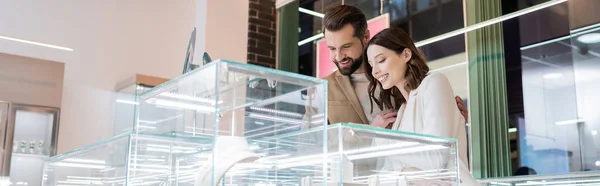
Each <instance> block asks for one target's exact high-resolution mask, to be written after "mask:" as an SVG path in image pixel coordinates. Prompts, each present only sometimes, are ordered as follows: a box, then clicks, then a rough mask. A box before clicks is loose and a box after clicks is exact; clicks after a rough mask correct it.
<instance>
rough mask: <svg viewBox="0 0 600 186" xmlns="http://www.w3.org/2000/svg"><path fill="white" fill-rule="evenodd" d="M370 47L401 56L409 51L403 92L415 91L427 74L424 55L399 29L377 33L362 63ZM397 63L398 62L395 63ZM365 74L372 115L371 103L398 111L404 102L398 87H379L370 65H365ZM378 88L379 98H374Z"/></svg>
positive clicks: (388, 29) (381, 107)
mask: <svg viewBox="0 0 600 186" xmlns="http://www.w3.org/2000/svg"><path fill="white" fill-rule="evenodd" d="M371 45H378V46H382V47H384V48H387V49H389V50H392V51H394V52H396V54H401V53H402V52H403V51H404V49H407V48H408V49H409V50H410V51H411V52H412V55H411V58H410V61H409V62H408V63H406V64H407V66H408V67H407V68H406V72H405V76H404V78H405V79H406V86H405V87H404V89H405V90H407V91H411V90H415V89H417V87H419V85H420V84H421V82H422V81H423V79H425V76H427V73H429V67H428V66H427V63H426V59H425V55H423V53H422V52H421V51H420V50H419V49H417V47H416V46H415V43H413V41H412V39H411V38H410V36H409V35H408V34H407V33H406V32H404V30H402V29H401V28H394V27H392V28H387V29H385V30H382V31H381V32H379V33H377V34H376V35H375V36H373V38H372V39H371V40H370V41H369V43H367V46H366V47H365V51H364V52H363V54H364V55H363V57H364V61H368V56H367V50H368V49H369V46H371ZM396 63H399V62H396ZM365 67H366V73H365V75H366V76H367V79H369V97H370V98H371V100H370V101H371V113H373V101H375V103H376V104H377V106H378V107H379V109H381V110H383V108H384V107H385V108H386V109H398V108H400V106H401V105H402V104H403V103H405V102H406V98H404V97H403V96H402V94H401V93H400V90H399V89H398V87H392V88H390V89H387V90H384V89H383V88H382V86H381V83H380V82H379V81H377V79H375V77H373V75H372V74H371V72H372V71H373V67H371V65H368V64H366V65H365ZM377 87H379V89H380V92H379V98H376V97H375V89H376V88H377Z"/></svg>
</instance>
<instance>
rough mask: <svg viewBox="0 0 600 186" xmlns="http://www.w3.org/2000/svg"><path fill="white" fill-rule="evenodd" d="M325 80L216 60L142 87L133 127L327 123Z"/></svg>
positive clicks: (231, 132)
mask: <svg viewBox="0 0 600 186" xmlns="http://www.w3.org/2000/svg"><path fill="white" fill-rule="evenodd" d="M326 86H327V81H325V80H323V79H318V78H314V77H309V76H303V75H298V74H294V73H289V72H283V71H279V70H275V69H271V68H264V67H260V66H256V65H249V64H241V63H236V62H230V61H226V60H216V61H213V62H211V63H209V64H207V65H204V66H202V67H200V68H198V69H196V70H193V71H191V72H188V73H186V74H184V75H182V76H180V77H178V78H175V79H172V80H170V81H168V82H165V83H163V84H161V85H159V86H156V87H154V88H152V89H150V90H148V91H145V92H143V93H142V94H141V95H140V96H139V97H138V98H137V100H136V104H139V106H138V108H139V109H138V111H137V112H136V113H137V115H136V118H137V120H136V121H135V122H136V127H135V130H137V131H138V132H144V133H157V134H165V133H179V134H186V135H191V136H202V135H209V136H219V135H222V136H239V137H245V138H259V137H264V136H270V135H275V134H282V133H287V132H293V131H297V130H299V129H300V128H301V126H302V125H303V124H308V125H326V124H327V121H326V119H325V117H324V116H325V114H324V113H325V107H326ZM309 90H310V92H314V94H312V96H307V92H309ZM306 109H310V110H311V114H310V117H305V116H306V115H307V114H306V113H307V112H306Z"/></svg>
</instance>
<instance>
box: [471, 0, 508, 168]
mask: <svg viewBox="0 0 600 186" xmlns="http://www.w3.org/2000/svg"><path fill="white" fill-rule="evenodd" d="M465 3H466V6H465V7H466V10H465V11H466V16H467V25H468V26H470V25H473V24H477V23H480V22H483V21H486V20H490V19H492V18H496V17H499V16H502V4H501V0H465ZM466 37H467V54H468V58H469V84H470V85H469V87H470V103H471V104H470V108H471V112H470V115H471V136H472V137H471V141H472V142H471V143H472V160H471V163H472V167H473V175H474V176H475V177H476V178H492V177H504V176H510V175H511V163H510V150H509V140H508V106H507V105H508V104H507V94H506V69H505V65H504V64H505V60H504V42H503V38H504V37H503V31H502V23H498V24H494V25H490V26H487V27H484V28H481V29H477V30H475V31H471V32H469V33H467V35H466Z"/></svg>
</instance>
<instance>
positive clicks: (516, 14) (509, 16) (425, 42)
mask: <svg viewBox="0 0 600 186" xmlns="http://www.w3.org/2000/svg"><path fill="white" fill-rule="evenodd" d="M566 1H567V0H552V1H548V2H545V3H542V4H539V5H535V6H532V7H529V8H526V9H523V10H519V11H516V12H513V13H510V14H506V15H503V16H500V17H496V18H494V19H490V20H487V21H484V22H481V23H477V24H474V25H471V26H468V27H464V28H461V29H458V30H454V31H452V32H447V33H445V34H442V35H438V36H435V37H432V38H429V39H426V40H423V41H419V42H416V43H415V46H417V47H422V46H425V45H428V44H431V43H435V42H438V41H441V40H444V39H448V38H451V37H454V36H457V35H460V34H465V33H467V32H470V31H473V30H477V29H480V28H483V27H486V26H490V25H493V24H496V23H500V22H503V21H506V20H509V19H512V18H515V17H519V16H522V15H525V14H528V13H531V12H535V11H538V10H541V9H544V8H548V7H551V6H554V5H557V4H560V3H563V2H566ZM323 36H324V35H323V33H320V34H317V35H314V36H312V37H309V38H307V39H304V40H302V41H300V42H298V46H302V45H304V44H306V43H309V42H311V41H314V40H317V39H319V38H321V37H323Z"/></svg>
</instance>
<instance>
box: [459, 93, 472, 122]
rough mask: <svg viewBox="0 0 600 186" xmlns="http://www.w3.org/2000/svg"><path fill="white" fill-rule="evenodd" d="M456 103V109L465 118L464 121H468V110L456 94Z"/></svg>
mask: <svg viewBox="0 0 600 186" xmlns="http://www.w3.org/2000/svg"><path fill="white" fill-rule="evenodd" d="M456 105H458V110H460V114H461V115H462V116H463V118H465V123H468V122H469V110H468V109H467V107H466V106H465V102H464V101H463V100H462V99H461V98H460V97H459V96H456Z"/></svg>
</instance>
